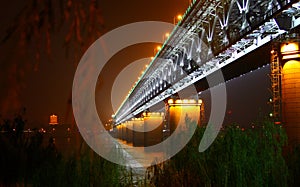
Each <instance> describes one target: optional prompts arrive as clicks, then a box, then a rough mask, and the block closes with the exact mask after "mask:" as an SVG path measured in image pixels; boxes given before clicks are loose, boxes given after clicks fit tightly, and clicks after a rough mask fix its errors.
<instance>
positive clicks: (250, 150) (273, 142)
mask: <svg viewBox="0 0 300 187" xmlns="http://www.w3.org/2000/svg"><path fill="white" fill-rule="evenodd" d="M258 124H259V125H256V126H252V127H251V128H249V129H244V128H240V127H239V126H238V125H230V126H227V127H226V128H225V129H222V131H221V132H220V134H219V136H218V137H217V139H216V140H215V142H214V143H213V144H212V146H211V147H209V148H208V150H206V151H205V152H202V153H200V152H198V145H199V142H200V140H201V137H202V136H203V133H204V130H205V127H200V128H197V130H196V133H195V134H194V136H193V138H192V140H191V141H190V142H189V143H188V145H187V146H186V147H185V148H184V149H183V150H181V151H180V152H179V153H178V154H177V155H176V156H174V157H173V158H171V159H170V160H169V161H166V162H165V163H162V164H160V165H156V166H152V167H151V168H148V172H150V173H151V174H148V175H149V176H152V177H151V178H150V180H151V183H152V184H153V185H154V186H288V185H289V186H294V184H298V183H295V182H296V181H295V180H296V178H299V168H300V167H299V166H300V165H299V160H300V159H299V158H300V157H299V151H297V150H295V151H296V152H297V154H298V155H297V154H296V153H293V154H291V155H293V156H292V158H291V159H289V160H290V161H291V164H290V165H289V166H292V168H291V167H290V169H289V168H288V165H287V164H286V161H285V159H284V157H283V154H282V153H283V147H284V146H285V145H286V140H287V137H286V134H285V132H284V129H283V128H282V127H281V126H276V125H274V124H273V123H272V122H270V121H267V120H264V121H261V122H259V123H258ZM297 162H298V163H297ZM293 164H296V165H297V166H294V165H293ZM291 177H293V178H291Z"/></svg>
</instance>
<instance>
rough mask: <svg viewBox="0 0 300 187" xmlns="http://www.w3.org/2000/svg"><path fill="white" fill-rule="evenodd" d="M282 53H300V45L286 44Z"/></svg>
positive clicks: (282, 48) (282, 47)
mask: <svg viewBox="0 0 300 187" xmlns="http://www.w3.org/2000/svg"><path fill="white" fill-rule="evenodd" d="M280 51H281V53H290V52H296V51H299V45H298V43H295V42H293V43H286V44H283V45H281V49H280Z"/></svg>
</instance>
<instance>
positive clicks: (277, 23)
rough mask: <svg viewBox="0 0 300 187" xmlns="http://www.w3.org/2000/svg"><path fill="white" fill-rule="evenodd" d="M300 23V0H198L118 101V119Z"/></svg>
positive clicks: (124, 119) (181, 88) (207, 74)
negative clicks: (132, 85) (121, 100)
mask: <svg viewBox="0 0 300 187" xmlns="http://www.w3.org/2000/svg"><path fill="white" fill-rule="evenodd" d="M299 24H300V2H299V0H194V1H193V2H192V4H191V5H190V7H189V8H188V9H187V11H186V13H185V14H184V17H183V19H182V20H181V21H180V22H179V23H178V24H177V25H176V26H175V28H174V30H173V31H172V33H171V34H170V36H169V38H168V39H167V40H166V41H165V43H164V44H163V46H162V48H161V50H160V51H159V52H158V53H157V54H156V56H155V57H154V58H153V60H152V61H151V63H150V65H149V66H148V68H147V69H146V71H145V72H144V74H143V75H142V76H141V78H140V79H139V80H138V81H137V83H136V84H135V86H134V87H133V89H132V90H131V92H130V94H129V95H128V96H127V98H126V99H125V100H124V102H123V103H122V104H121V106H120V107H119V109H118V111H117V112H116V114H115V116H114V120H115V123H116V124H119V123H122V122H124V121H126V120H128V119H130V118H132V117H134V116H136V115H137V114H139V113H141V112H143V111H144V110H146V109H148V108H150V107H151V106H153V105H155V104H156V103H158V102H160V101H162V100H164V99H166V98H168V97H170V96H172V95H173V94H175V93H177V92H179V91H180V90H183V89H184V88H186V87H187V86H189V85H191V84H194V83H195V82H197V81H199V80H201V79H204V78H205V77H207V76H209V75H210V74H212V73H214V72H215V71H217V70H219V69H221V68H223V67H224V66H226V65H228V64H230V63H232V62H234V61H236V60H237V59H239V58H241V57H243V56H244V55H246V54H248V53H250V52H252V51H254V50H256V49H258V48H259V47H261V46H263V45H265V44H267V43H268V42H270V41H272V40H273V39H275V38H277V37H278V36H279V35H282V34H284V33H287V32H288V31H289V30H291V29H292V28H295V27H297V26H298V25H299ZM287 25H288V26H287ZM286 27H288V28H286Z"/></svg>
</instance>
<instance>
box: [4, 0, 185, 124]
mask: <svg viewBox="0 0 300 187" xmlns="http://www.w3.org/2000/svg"><path fill="white" fill-rule="evenodd" d="M99 2H100V8H101V10H102V16H103V18H104V27H105V30H104V31H103V32H109V31H110V30H112V29H114V28H117V27H119V26H122V25H124V24H128V23H132V22H137V21H153V20H155V21H165V22H169V23H172V22H173V19H174V16H175V15H177V14H179V13H184V11H185V10H186V8H187V6H188V1H187V0H152V1H141V0H130V1H124V0H101V1H99ZM2 5H3V6H1V8H0V10H1V11H0V16H1V17H2V19H1V27H0V34H1V35H2V36H3V35H4V34H5V33H6V28H7V27H8V26H9V25H10V24H11V23H12V21H13V20H14V18H15V16H16V15H17V14H18V13H19V12H20V10H21V9H22V7H23V6H24V2H23V1H18V0H12V1H5V2H3V3H2ZM52 40H53V41H52V55H51V57H47V56H42V61H41V63H40V64H39V65H38V70H37V71H34V66H35V64H36V63H35V58H34V56H30V55H27V56H29V57H27V58H25V59H24V58H22V57H20V56H19V53H18V52H19V51H18V50H19V49H18V37H16V36H15V37H12V38H11V39H10V40H9V41H7V42H6V43H4V44H1V46H0V51H1V52H0V53H1V55H0V69H1V74H0V85H1V87H0V89H1V90H0V97H1V98H0V103H1V109H2V111H1V112H0V113H2V116H3V114H5V113H6V114H7V113H8V114H13V113H15V112H17V108H20V107H26V109H27V112H26V113H27V115H26V116H27V117H28V119H29V121H30V122H31V123H34V124H47V123H48V118H49V115H51V114H52V113H54V114H57V115H58V116H59V119H60V122H61V123H69V122H70V121H67V120H65V119H64V118H65V116H66V113H67V112H68V111H70V110H71V109H70V105H69V104H68V99H69V98H70V95H71V89H72V82H73V76H74V72H75V70H76V67H75V66H74V64H76V63H77V62H70V60H69V59H68V58H66V56H65V51H66V50H65V48H64V47H63V45H62V42H61V40H63V35H62V34H60V33H57V34H55V35H54V36H52ZM154 46H155V44H148V45H145V46H143V49H141V48H139V50H138V51H139V55H138V56H137V57H134V56H135V55H134V53H133V54H130V53H131V52H126V51H125V52H124V53H123V56H122V54H121V56H122V58H121V59H120V58H119V59H118V57H116V58H114V60H112V62H111V65H112V69H109V71H108V72H107V75H108V77H105V79H106V80H110V79H112V78H111V77H109V75H111V74H112V73H111V71H113V69H114V68H113V66H114V65H117V66H118V64H119V63H120V62H119V61H122V62H123V63H125V65H124V67H126V63H127V64H130V63H131V62H133V61H135V60H138V59H139V58H146V57H150V56H153V48H154ZM33 47H34V46H28V47H27V49H29V51H30V50H31V48H33ZM32 50H33V49H32ZM132 50H134V49H132ZM129 51H130V49H129ZM129 54H130V57H128V58H127V56H128V55H129ZM72 55H76V54H69V56H72ZM130 60H132V61H130ZM142 66H143V65H140V67H138V66H137V67H136V69H135V68H134V72H137V74H138V73H139V72H140V68H141V67H142ZM135 70H136V71H135ZM115 76H116V75H115ZM131 76H132V77H134V78H132V77H131V78H128V81H129V82H130V81H131V80H133V79H135V78H136V77H137V75H136V74H135V73H132V74H131ZM108 82H109V81H108ZM132 84H133V82H131V83H128V85H130V87H131V85H132ZM110 86H111V87H112V85H110ZM125 87H126V86H125ZM127 92H128V91H126V92H125V93H124V94H122V92H120V91H119V92H118V93H120V94H121V95H123V96H122V99H123V98H124V96H125V95H126V94H127ZM122 99H120V101H117V102H121V100H122ZM100 105H101V103H100ZM103 105H105V103H103ZM101 108H103V107H102V106H101ZM71 112H72V111H71ZM110 115H111V111H106V110H104V116H105V117H106V116H110Z"/></svg>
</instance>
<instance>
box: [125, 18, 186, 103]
mask: <svg viewBox="0 0 300 187" xmlns="http://www.w3.org/2000/svg"><path fill="white" fill-rule="evenodd" d="M182 19H183V16H182V14H178V15H177V16H175V17H174V18H173V24H174V25H176V24H178V23H179V22H180V21H181V20H182ZM169 37H170V33H169V32H166V33H165V34H164V35H163V42H165V41H166V40H167V39H168V38H169ZM161 49H162V46H161V45H158V46H156V48H154V56H156V54H157V53H158V52H159V51H160V50H161ZM150 59H151V60H150V63H151V62H152V61H153V59H154V57H153V56H152V57H150ZM148 67H149V64H146V65H145V70H143V71H141V75H140V76H139V77H138V80H137V81H136V82H135V83H134V84H133V86H132V87H131V89H130V90H129V91H128V94H127V96H126V97H125V99H124V101H125V100H126V99H127V98H128V97H129V95H130V93H131V92H132V91H133V90H134V88H135V86H136V85H137V83H138V81H139V80H140V78H141V77H143V74H144V73H145V72H146V70H147V68H148ZM124 101H123V103H124Z"/></svg>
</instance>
